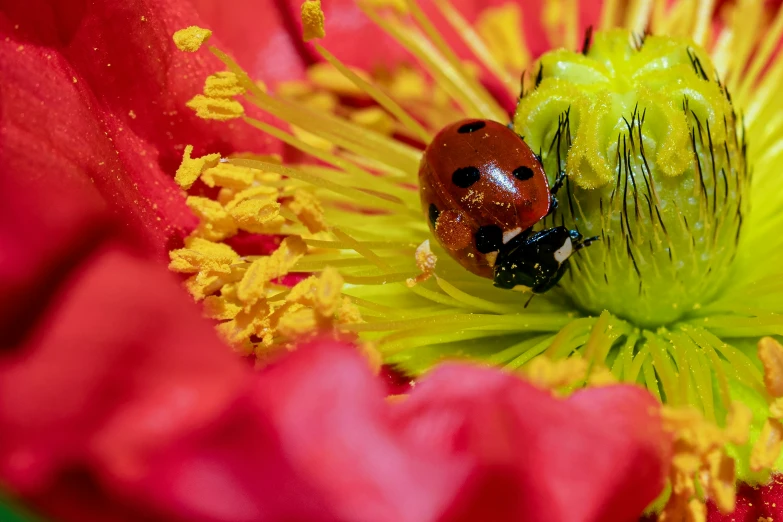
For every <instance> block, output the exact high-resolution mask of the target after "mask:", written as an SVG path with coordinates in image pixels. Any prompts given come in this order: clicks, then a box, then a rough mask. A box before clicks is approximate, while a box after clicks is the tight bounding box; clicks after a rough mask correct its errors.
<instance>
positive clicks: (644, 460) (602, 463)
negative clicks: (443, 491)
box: [400, 366, 670, 522]
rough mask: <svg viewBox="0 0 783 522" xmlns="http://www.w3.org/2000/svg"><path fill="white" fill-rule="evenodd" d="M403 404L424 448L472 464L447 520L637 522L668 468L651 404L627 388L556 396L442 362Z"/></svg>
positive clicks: (507, 377) (496, 374) (642, 393)
mask: <svg viewBox="0 0 783 522" xmlns="http://www.w3.org/2000/svg"><path fill="white" fill-rule="evenodd" d="M400 408H401V410H402V413H401V414H400V416H401V417H400V418H401V419H404V420H403V422H404V423H408V425H407V426H406V427H405V428H404V429H405V431H406V432H407V433H408V434H409V436H410V437H412V438H413V439H415V441H416V443H417V444H424V445H425V446H426V447H428V448H429V449H428V453H431V454H438V453H440V454H443V453H445V454H450V455H452V458H456V457H457V456H460V457H462V458H468V459H470V460H471V461H472V462H473V467H474V468H473V469H474V471H473V474H472V477H471V480H470V481H469V482H467V483H466V484H465V485H464V487H463V489H462V490H461V491H460V493H459V495H455V497H454V500H455V505H454V507H453V511H452V513H451V518H447V520H460V521H462V520H465V521H468V520H479V519H486V520H542V521H543V520H546V521H585V522H586V521H596V522H598V521H603V520H613V521H618V522H619V521H623V520H635V519H636V517H638V516H639V514H640V512H641V511H642V510H643V509H644V508H645V507H646V506H647V505H648V504H649V503H650V502H651V501H652V500H653V499H654V498H655V497H656V495H657V494H658V493H659V492H660V491H661V489H662V487H663V481H664V477H665V475H666V473H667V471H668V469H667V468H668V464H667V462H668V458H669V453H668V452H669V450H670V446H669V443H668V441H667V437H666V436H664V435H663V433H662V431H661V428H660V424H659V421H658V418H657V414H653V413H651V412H654V411H655V410H656V409H657V406H656V403H655V401H654V399H652V397H650V396H649V394H647V393H646V392H645V391H643V390H641V389H638V388H635V387H631V386H616V387H611V388H604V389H595V390H588V391H584V392H580V393H578V394H576V395H574V396H573V397H572V398H571V399H569V400H567V401H562V400H558V399H555V398H553V397H552V396H550V395H549V394H548V393H547V392H544V391H541V390H538V389H536V388H534V387H532V386H531V385H529V384H527V383H525V382H523V381H520V380H519V379H517V378H516V377H513V376H510V375H505V374H502V373H500V372H494V371H490V370H479V369H476V368H472V367H468V366H446V367H442V368H441V369H439V370H436V371H435V372H434V373H433V374H432V375H430V376H429V377H428V378H427V379H426V380H425V382H424V383H422V384H421V385H420V386H417V387H416V388H415V389H414V392H413V393H412V394H411V397H410V399H409V400H408V401H406V402H404V403H403V404H402V405H401V407H400Z"/></svg>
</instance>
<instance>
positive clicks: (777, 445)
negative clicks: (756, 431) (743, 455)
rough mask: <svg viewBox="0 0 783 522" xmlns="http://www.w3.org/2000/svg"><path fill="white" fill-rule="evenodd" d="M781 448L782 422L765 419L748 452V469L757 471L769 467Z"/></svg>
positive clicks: (782, 440)
mask: <svg viewBox="0 0 783 522" xmlns="http://www.w3.org/2000/svg"><path fill="white" fill-rule="evenodd" d="M781 449H783V424H781V422H780V421H779V420H777V419H767V420H766V421H764V426H763V427H762V428H761V434H760V435H759V438H758V440H757V441H756V443H755V444H754V445H753V450H752V451H751V453H750V469H752V470H753V471H759V470H762V469H765V468H771V467H772V466H773V465H774V464H775V461H776V460H777V459H778V457H780V451H781Z"/></svg>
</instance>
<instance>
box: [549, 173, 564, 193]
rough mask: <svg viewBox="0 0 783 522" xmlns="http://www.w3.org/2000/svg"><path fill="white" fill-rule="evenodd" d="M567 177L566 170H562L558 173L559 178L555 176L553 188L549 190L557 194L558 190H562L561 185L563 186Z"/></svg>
mask: <svg viewBox="0 0 783 522" xmlns="http://www.w3.org/2000/svg"><path fill="white" fill-rule="evenodd" d="M565 178H566V173H565V171H564V170H561V171H560V172H559V173H558V175H557V178H555V182H554V183H553V184H552V188H551V189H550V191H549V192H551V193H552V194H557V191H558V190H560V187H562V186H563V182H564V181H565Z"/></svg>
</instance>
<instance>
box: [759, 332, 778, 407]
mask: <svg viewBox="0 0 783 522" xmlns="http://www.w3.org/2000/svg"><path fill="white" fill-rule="evenodd" d="M758 354H759V359H761V364H762V366H764V384H765V386H766V387H767V392H768V393H769V395H770V397H783V346H781V345H780V343H779V342H777V341H776V340H775V339H773V338H772V337H763V338H762V339H761V340H760V341H759V343H758Z"/></svg>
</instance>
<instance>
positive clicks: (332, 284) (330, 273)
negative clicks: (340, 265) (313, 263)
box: [315, 266, 343, 317]
mask: <svg viewBox="0 0 783 522" xmlns="http://www.w3.org/2000/svg"><path fill="white" fill-rule="evenodd" d="M342 288H343V278H342V276H341V275H340V273H339V272H338V271H337V269H335V268H332V267H330V266H327V267H326V268H324V270H323V272H321V276H320V277H319V278H318V287H317V288H316V290H315V310H316V311H317V312H318V314H319V315H321V316H322V317H332V316H333V315H334V313H335V311H336V310H337V306H338V305H339V304H340V297H341V291H342Z"/></svg>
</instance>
